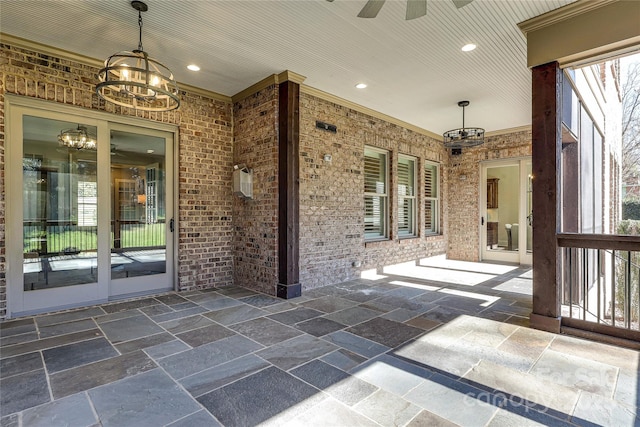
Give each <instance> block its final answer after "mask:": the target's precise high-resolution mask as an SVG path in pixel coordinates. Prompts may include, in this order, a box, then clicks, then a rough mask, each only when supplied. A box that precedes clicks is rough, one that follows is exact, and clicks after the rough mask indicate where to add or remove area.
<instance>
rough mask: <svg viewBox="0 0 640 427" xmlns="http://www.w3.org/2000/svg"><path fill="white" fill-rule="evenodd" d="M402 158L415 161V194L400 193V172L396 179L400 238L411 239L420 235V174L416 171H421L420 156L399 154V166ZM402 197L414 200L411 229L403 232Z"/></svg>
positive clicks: (397, 162)
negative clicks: (401, 228) (401, 227)
mask: <svg viewBox="0 0 640 427" xmlns="http://www.w3.org/2000/svg"><path fill="white" fill-rule="evenodd" d="M400 160H407V161H409V162H413V183H412V184H413V195H411V196H407V195H400V179H399V178H400V173H399V172H398V173H397V175H398V177H397V179H396V192H397V197H398V205H397V210H398V212H397V213H398V218H397V224H396V225H397V229H398V238H399V239H411V238H415V237H418V221H417V218H418V204H417V201H418V191H417V189H418V185H417V184H418V175H419V174H417V173H416V172H417V171H419V169H418V158H417V157H415V156H410V155H407V154H398V160H397V161H396V164H397V166H398V167H399V166H400ZM401 198H408V199H411V200H413V203H412V207H411V211H412V212H411V220H410V224H409V231H407V232H401V231H400V199H401Z"/></svg>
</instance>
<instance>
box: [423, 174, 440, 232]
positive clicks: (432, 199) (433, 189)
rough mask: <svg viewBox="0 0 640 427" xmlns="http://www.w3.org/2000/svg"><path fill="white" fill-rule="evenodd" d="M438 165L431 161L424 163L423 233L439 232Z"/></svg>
mask: <svg viewBox="0 0 640 427" xmlns="http://www.w3.org/2000/svg"><path fill="white" fill-rule="evenodd" d="M439 171H440V166H439V165H437V164H433V163H427V164H425V168H424V227H425V233H427V234H435V233H438V232H439V217H438V212H439V210H440V209H439V197H438V193H439V191H438V181H439Z"/></svg>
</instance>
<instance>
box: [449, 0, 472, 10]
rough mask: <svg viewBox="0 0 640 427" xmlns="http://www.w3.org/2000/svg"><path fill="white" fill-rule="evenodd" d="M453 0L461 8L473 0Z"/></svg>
mask: <svg viewBox="0 0 640 427" xmlns="http://www.w3.org/2000/svg"><path fill="white" fill-rule="evenodd" d="M452 1H453V4H455V5H456V7H457V8H458V9H460V8H461V7H465V6H466V5H468V4H469V3H471V2H472V1H473V0H452Z"/></svg>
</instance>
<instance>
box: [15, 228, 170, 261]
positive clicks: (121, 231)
mask: <svg viewBox="0 0 640 427" xmlns="http://www.w3.org/2000/svg"><path fill="white" fill-rule="evenodd" d="M165 242H166V240H165V224H164V220H160V221H158V222H156V223H153V224H147V223H144V222H139V221H112V222H111V247H112V248H114V250H116V251H118V250H124V249H137V248H155V247H164V246H165ZM97 248H98V227H96V226H79V225H78V224H77V222H74V221H50V220H47V221H24V223H23V251H24V254H25V257H34V256H47V255H59V254H63V255H73V254H77V253H80V252H92V251H96V250H97Z"/></svg>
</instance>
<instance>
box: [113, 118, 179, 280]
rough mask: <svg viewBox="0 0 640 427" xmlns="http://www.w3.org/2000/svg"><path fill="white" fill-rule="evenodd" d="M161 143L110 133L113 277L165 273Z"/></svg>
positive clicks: (164, 165) (116, 132) (147, 136)
mask: <svg viewBox="0 0 640 427" xmlns="http://www.w3.org/2000/svg"><path fill="white" fill-rule="evenodd" d="M165 141H166V140H165V138H160V137H155V136H149V135H142V134H137V133H131V132H123V131H112V132H111V199H112V204H111V278H112V279H120V278H125V277H137V276H148V275H153V274H162V273H165V272H166V271H167V264H166V233H165V231H166V209H165V207H166V200H165V182H166V174H165V172H166V160H165V154H166V153H165Z"/></svg>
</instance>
